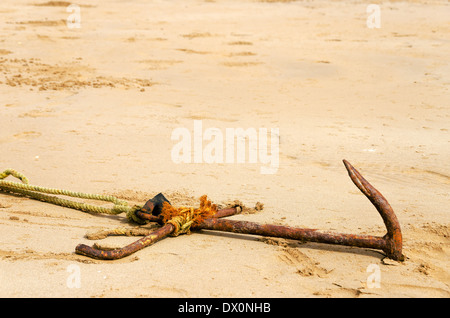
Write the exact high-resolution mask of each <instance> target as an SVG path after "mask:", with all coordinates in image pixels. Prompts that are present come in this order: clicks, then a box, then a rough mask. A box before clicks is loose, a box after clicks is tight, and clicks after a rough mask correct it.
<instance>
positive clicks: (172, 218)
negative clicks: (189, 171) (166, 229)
mask: <svg viewBox="0 0 450 318" xmlns="http://www.w3.org/2000/svg"><path fill="white" fill-rule="evenodd" d="M216 212H217V206H216V205H215V204H211V201H209V200H208V199H207V196H206V195H203V196H201V197H200V207H199V208H197V209H194V208H193V207H179V208H175V207H173V206H171V205H170V204H169V203H167V202H164V203H163V208H162V212H161V217H162V221H163V223H164V224H167V223H169V224H172V225H173V226H174V227H175V230H174V231H173V232H172V234H171V235H172V236H178V235H180V234H184V233H187V234H190V229H191V227H192V226H196V225H199V224H200V223H202V222H203V220H204V219H207V218H210V217H212V216H213V215H214V214H215V213H216Z"/></svg>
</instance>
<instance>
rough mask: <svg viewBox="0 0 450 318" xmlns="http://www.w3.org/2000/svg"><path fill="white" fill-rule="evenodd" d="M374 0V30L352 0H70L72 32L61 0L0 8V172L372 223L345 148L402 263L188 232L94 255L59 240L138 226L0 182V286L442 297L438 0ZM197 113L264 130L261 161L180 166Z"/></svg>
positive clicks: (361, 226) (70, 291)
mask: <svg viewBox="0 0 450 318" xmlns="http://www.w3.org/2000/svg"><path fill="white" fill-rule="evenodd" d="M373 3H377V4H378V5H379V7H380V9H381V11H380V14H381V15H380V17H381V25H380V28H369V27H368V26H367V24H366V21H367V19H368V16H369V13H367V12H366V9H367V2H366V1H250V0H245V1H225V0H215V1H200V0H183V1H178V0H174V1H131V2H129V1H103V0H102V1H96V2H95V4H92V2H90V1H79V2H77V5H79V7H78V8H79V13H80V17H81V21H80V28H69V27H68V22H67V19H68V17H69V16H70V15H71V14H74V12H76V11H71V12H68V11H66V9H67V7H68V5H69V4H70V3H68V2H64V1H48V2H45V1H44V0H40V1H36V0H24V1H12V0H4V1H2V2H1V4H0V13H1V16H2V19H1V21H0V29H1V32H0V114H1V119H0V147H1V153H2V155H1V157H0V167H1V168H0V169H1V170H3V169H7V168H13V169H16V170H18V171H20V172H22V173H23V174H25V175H26V176H27V177H28V178H29V180H30V183H31V184H35V185H40V186H47V187H54V188H61V189H67V190H73V191H82V192H89V193H99V194H113V195H116V196H118V197H120V198H122V199H124V200H126V201H128V202H130V203H133V204H134V203H137V204H143V203H144V202H145V201H146V200H147V199H149V198H151V197H153V196H154V195H156V194H157V193H159V192H163V193H164V194H165V195H166V196H167V197H168V198H169V200H171V201H172V202H173V203H174V204H180V205H181V204H191V205H194V206H195V205H197V202H198V201H197V200H198V198H199V197H200V196H201V195H203V194H207V195H208V197H209V198H210V199H211V200H212V201H213V202H216V203H222V202H225V201H227V200H235V199H237V200H241V201H242V202H243V203H244V204H246V205H247V206H254V205H255V204H256V202H258V201H259V202H262V203H264V209H263V210H262V211H260V212H258V213H254V214H243V215H236V216H233V217H231V219H237V220H248V221H255V222H260V223H271V224H281V225H291V226H296V227H305V228H317V229H323V230H331V231H337V232H344V233H357V234H369V235H377V236H382V235H384V234H385V228H384V225H383V223H382V220H381V218H380V216H379V215H378V213H377V211H376V210H375V209H374V207H373V206H372V205H371V204H370V202H369V201H368V200H367V199H366V198H365V197H364V196H363V195H362V194H361V192H359V190H358V189H357V188H356V187H355V186H354V185H353V184H352V182H351V180H350V179H349V178H348V175H347V172H346V171H345V168H344V166H343V164H342V159H347V160H348V161H349V162H351V163H352V164H353V165H354V166H355V167H356V168H357V169H359V171H360V172H361V173H362V174H363V175H364V176H365V177H366V178H367V179H368V180H369V181H370V182H371V183H372V184H373V185H374V186H375V187H376V188H377V189H378V190H380V191H381V192H382V193H383V194H384V196H385V197H386V198H387V199H388V201H389V202H390V203H391V205H392V207H393V209H394V211H395V212H396V214H397V217H398V219H399V221H400V224H401V226H402V231H403V236H404V254H405V255H406V257H407V259H406V261H405V262H403V263H398V262H395V261H389V260H385V259H384V255H383V253H382V252H379V251H377V250H371V249H361V248H351V247H344V246H332V245H325V244H317V243H302V242H296V241H290V240H284V239H268V238H261V237H258V236H248V235H238V234H227V233H218V232H195V233H193V234H191V235H182V236H179V237H169V238H166V239H164V240H162V241H160V242H158V243H156V244H155V245H153V246H151V247H148V248H145V249H143V250H141V251H139V252H137V253H135V254H133V255H131V256H129V257H127V258H124V259H121V260H117V261H100V260H91V259H89V258H87V257H84V256H81V255H77V254H75V253H74V250H75V246H76V245H77V244H79V243H84V244H89V245H92V244H93V243H94V242H95V241H92V240H88V239H87V238H86V237H85V235H86V233H88V232H91V231H96V230H102V229H111V228H116V227H130V228H131V227H135V226H136V225H132V224H129V223H127V221H126V218H125V216H124V215H123V214H121V215H117V216H98V215H94V214H88V213H83V212H80V211H77V210H72V209H67V208H62V207H58V206H53V205H50V204H46V203H43V202H39V201H34V200H31V199H28V198H25V197H21V196H11V195H8V194H5V193H0V233H1V234H0V238H1V239H0V259H1V261H0V297H214V298H216V297H224V298H226V297H275V298H277V297H280V298H291V297H449V296H450V273H449V264H450V257H449V242H450V238H449V224H450V217H449V212H450V210H449V192H450V191H449V190H450V147H449V146H450V145H449V141H450V138H449V137H450V135H449V129H450V125H449V122H450V112H449V110H450V99H449V89H450V61H449V56H450V42H449V34H450V24H449V16H450V6H449V2H448V1H426V0H416V1H405V2H403V1H391V2H387V1H374V2H373ZM74 21H75V22H76V20H70V21H69V22H71V23H73V22H74ZM70 25H71V26H73V24H70ZM199 122H201V124H202V129H203V132H204V131H206V130H207V129H209V128H212V129H215V130H216V131H219V132H220V133H223V134H224V135H225V132H226V130H227V128H243V129H248V128H254V129H256V130H259V129H260V128H267V129H268V130H269V131H270V129H271V128H273V129H278V136H277V137H278V141H279V165H278V167H277V169H276V171H275V172H274V173H272V174H262V173H261V167H263V166H265V164H264V163H263V162H262V161H260V160H259V158H258V161H257V162H256V163H251V162H249V160H246V161H245V162H244V163H238V162H237V160H236V161H234V162H223V163H217V162H213V163H206V162H202V163H195V162H193V160H192V162H191V163H179V164H176V163H175V162H174V159H173V156H172V150H173V148H174V146H175V145H176V143H177V141H174V140H172V139H171V136H172V133H173V132H174V130H175V129H176V128H182V129H183V128H184V130H185V131H186V130H188V131H189V132H191V133H193V132H194V125H195V123H199ZM274 131H275V130H274ZM204 146H206V142H205V144H204ZM266 166H267V165H266ZM10 179H11V177H9V178H8V180H10ZM11 180H13V179H11ZM90 203H94V204H101V203H98V202H90ZM135 239H136V238H133V237H108V238H106V239H104V240H101V242H102V243H104V244H115V245H119V246H123V245H126V244H128V243H130V242H132V241H134V240H135ZM99 242H100V241H99Z"/></svg>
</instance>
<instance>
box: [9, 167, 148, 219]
mask: <svg viewBox="0 0 450 318" xmlns="http://www.w3.org/2000/svg"><path fill="white" fill-rule="evenodd" d="M9 175H11V176H13V177H16V178H17V179H19V180H20V181H22V183H19V182H12V181H7V180H3V179H5V178H6V177H8V176H9ZM0 190H2V191H5V192H13V193H19V194H22V195H25V196H28V197H30V198H32V199H35V200H39V201H43V202H47V203H51V204H55V205H59V206H62V207H66V208H71V209H76V210H80V211H83V212H90V213H101V214H111V215H116V214H120V213H122V212H126V214H127V218H128V220H129V221H134V222H136V223H140V224H142V223H143V220H141V219H140V218H138V217H137V216H136V214H135V212H136V211H137V210H139V209H140V208H141V206H136V205H135V206H133V207H131V206H129V205H128V203H127V202H126V201H122V200H119V199H118V198H116V197H114V196H111V195H101V194H90V193H82V192H73V191H67V190H61V189H53V188H46V187H40V186H34V185H30V184H29V183H28V179H27V178H26V177H25V176H24V175H23V174H21V173H19V172H17V171H16V170H13V169H7V170H5V171H3V172H2V173H0ZM43 193H47V194H55V195H63V196H69V197H73V198H81V199H89V200H98V201H107V202H111V203H113V204H114V207H112V208H106V207H101V206H95V205H91V204H86V203H81V202H76V201H71V200H67V199H62V198H59V197H56V196H49V195H45V194H43Z"/></svg>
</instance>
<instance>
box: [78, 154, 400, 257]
mask: <svg viewBox="0 0 450 318" xmlns="http://www.w3.org/2000/svg"><path fill="white" fill-rule="evenodd" d="M343 163H344V165H345V168H346V169H347V172H348V174H349V176H350V178H351V180H352V181H353V183H354V184H355V185H356V187H358V189H359V190H360V191H361V192H362V193H363V194H364V195H365V196H366V197H367V198H368V199H369V200H370V202H372V204H373V205H374V206H375V208H376V209H377V211H378V212H379V213H380V215H381V218H382V219H383V222H384V224H385V226H386V229H387V233H386V234H385V235H384V236H382V237H380V236H371V235H357V234H344V233H334V232H329V231H320V230H317V229H305V228H295V227H290V226H280V225H270V224H259V223H255V222H248V221H237V220H229V219H223V218H224V217H227V216H231V215H234V214H237V213H239V208H227V209H222V210H218V211H217V210H216V211H214V212H215V213H214V214H212V215H209V217H206V218H204V219H201V220H197V221H198V222H192V221H191V223H192V224H191V226H190V229H192V230H193V231H199V230H212V231H225V232H233V233H241V234H250V235H260V236H266V237H277V238H285V239H292V240H301V241H309V242H317V243H326V244H337V245H346V246H353V247H361V248H371V249H377V250H382V251H383V252H384V253H385V254H386V256H387V257H388V258H390V259H393V260H396V261H404V259H405V256H404V255H403V254H402V232H401V229H400V224H399V222H398V219H397V217H396V215H395V213H394V211H393V209H392V207H391V206H390V204H389V203H388V201H387V200H386V199H385V198H384V196H383V195H382V194H381V193H380V192H379V191H378V190H377V189H375V188H374V187H373V186H372V185H371V184H370V183H369V182H368V181H367V180H365V179H364V178H363V176H362V175H361V174H360V173H359V172H358V171H357V170H356V169H355V168H354V167H353V166H352V165H351V164H350V163H349V162H348V161H347V160H343ZM164 206H170V203H169V202H168V200H167V199H166V198H165V197H164V196H163V195H162V194H159V195H158V196H156V197H155V198H153V199H151V200H149V201H148V202H147V203H146V204H145V205H144V207H143V208H142V209H140V210H138V211H136V215H137V216H138V217H139V218H141V219H143V220H147V221H150V222H157V223H158V224H160V225H162V226H161V227H160V228H159V229H157V230H155V231H152V232H150V233H149V234H148V235H146V236H144V237H143V238H141V239H139V240H137V241H136V242H134V243H132V244H129V245H127V246H125V247H123V248H118V249H113V250H106V249H101V248H97V247H91V246H87V245H84V244H79V245H78V246H77V247H76V249H75V252H76V253H78V254H82V255H85V256H88V257H91V258H96V259H102V260H115V259H120V258H123V257H126V256H128V255H131V254H133V253H135V252H137V251H139V250H141V249H143V248H145V247H147V246H150V245H152V244H153V243H155V242H157V241H159V240H161V239H163V238H165V237H167V236H169V235H173V233H174V231H176V230H177V225H176V224H175V223H170V222H164V221H163V218H162V213H161V212H162V210H163V207H164ZM191 211H193V210H192V209H191Z"/></svg>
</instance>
